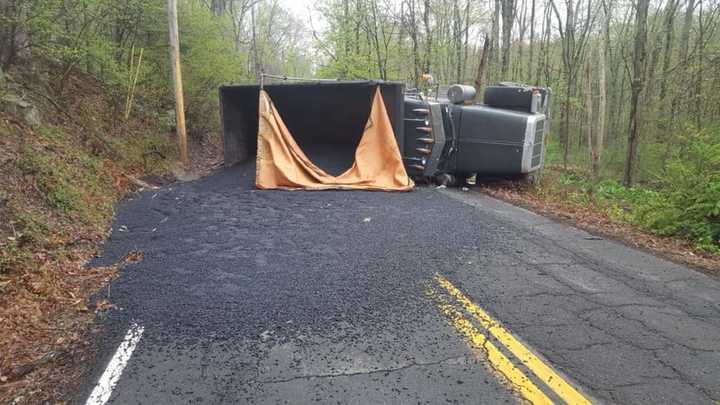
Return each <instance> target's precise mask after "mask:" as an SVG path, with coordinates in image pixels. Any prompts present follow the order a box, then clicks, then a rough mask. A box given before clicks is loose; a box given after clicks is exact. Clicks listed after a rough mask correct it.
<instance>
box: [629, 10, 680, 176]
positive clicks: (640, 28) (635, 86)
mask: <svg viewBox="0 0 720 405" xmlns="http://www.w3.org/2000/svg"><path fill="white" fill-rule="evenodd" d="M690 1H693V0H690ZM649 5H650V0H638V1H637V4H636V7H635V9H636V11H635V46H634V52H633V80H632V84H631V92H632V93H631V97H630V125H629V131H628V141H627V157H626V159H625V174H624V177H623V181H624V183H625V186H626V187H630V186H632V184H633V176H634V169H635V163H636V160H637V149H638V144H639V140H640V133H639V129H640V105H639V103H640V96H641V95H642V91H643V87H644V85H645V59H646V56H647V55H646V50H645V46H646V44H647V14H648V7H649Z"/></svg>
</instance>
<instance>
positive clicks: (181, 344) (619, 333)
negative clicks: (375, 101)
mask: <svg viewBox="0 0 720 405" xmlns="http://www.w3.org/2000/svg"><path fill="white" fill-rule="evenodd" d="M253 176H254V168H253V167H252V166H243V167H236V168H233V169H230V170H225V171H222V172H220V173H217V174H214V175H212V176H210V177H207V178H203V179H200V180H198V181H195V182H190V183H184V184H180V185H173V186H171V187H167V188H164V189H162V190H158V191H154V192H145V193H142V194H140V195H138V196H136V197H135V198H133V199H131V200H128V201H126V202H124V203H122V204H121V205H120V207H119V208H118V213H117V220H116V223H115V225H114V228H113V233H112V236H111V238H110V239H109V241H108V242H107V245H106V249H105V253H104V256H103V257H102V258H99V259H98V260H97V263H96V264H109V263H115V262H117V261H118V260H120V259H121V258H122V257H123V256H125V255H126V254H127V253H128V252H129V251H133V250H139V251H142V252H143V253H144V260H142V261H141V262H139V263H135V264H131V265H129V266H127V267H125V268H124V270H123V271H122V273H121V275H120V277H119V278H118V279H117V280H116V281H114V282H113V283H112V285H111V287H110V288H109V289H108V291H104V292H103V293H102V294H101V296H100V297H98V298H105V296H106V295H107V294H108V293H109V295H110V297H109V300H110V301H111V302H112V303H114V304H115V305H117V307H118V309H116V310H112V311H110V312H109V313H108V315H107V316H106V317H105V318H103V319H101V320H99V322H100V325H101V326H102V329H103V330H104V331H105V332H104V335H103V339H101V340H100V343H99V355H98V358H97V361H96V364H95V366H94V368H93V371H92V373H91V374H90V375H89V376H88V378H87V381H86V382H85V383H84V384H83V385H82V388H81V389H80V390H79V391H78V392H75V393H73V394H72V395H73V398H74V402H77V403H84V402H85V401H86V400H87V398H88V397H90V398H92V401H89V402H92V403H103V402H104V401H105V400H109V403H117V404H126V403H151V404H166V403H167V404H175V403H268V404H275V403H288V404H301V403H333V404H334V403H339V404H345V403H352V404H371V403H372V404H381V403H389V404H390V403H392V404H395V403H431V404H436V403H515V402H522V401H530V402H535V403H549V402H555V403H563V402H571V403H587V402H593V403H622V404H627V403H679V402H684V403H693V404H702V403H706V404H712V403H714V401H717V400H720V282H718V281H717V280H715V279H711V278H709V277H707V276H705V275H703V274H700V273H699V272H696V271H694V270H691V269H688V268H686V267H683V266H679V265H675V264H672V263H669V262H666V261H664V260H661V259H657V258H655V257H653V256H651V255H648V254H646V253H642V252H639V251H636V250H632V249H629V248H627V247H625V246H623V245H620V244H618V243H615V242H611V241H607V240H602V239H599V238H595V237H593V236H592V235H589V234H587V233H585V232H583V231H579V230H576V229H573V228H570V227H567V226H565V225H561V224H558V223H556V222H553V221H550V220H548V219H546V218H543V217H540V216H537V215H534V214H532V213H529V212H527V211H525V210H522V209H519V208H516V207H513V206H510V205H508V204H505V203H502V202H499V201H497V200H494V199H491V198H489V197H486V196H484V195H481V194H478V193H475V192H462V191H457V190H436V189H434V188H419V189H418V190H416V191H414V192H412V193H378V192H333V191H328V192H281V191H256V190H253V189H252V182H253ZM98 383H99V384H100V385H98Z"/></svg>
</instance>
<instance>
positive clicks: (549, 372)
mask: <svg viewBox="0 0 720 405" xmlns="http://www.w3.org/2000/svg"><path fill="white" fill-rule="evenodd" d="M435 279H436V280H437V282H438V283H439V284H440V285H441V286H442V287H443V288H444V289H445V290H447V292H448V293H449V294H450V295H451V296H453V297H454V298H455V299H456V300H457V301H458V302H459V303H460V304H462V306H463V307H465V310H467V311H468V312H469V313H470V314H472V315H473V316H474V317H475V319H477V320H478V322H480V324H481V325H482V327H483V328H485V329H487V330H488V331H489V332H490V333H491V334H492V335H493V336H495V338H497V340H498V341H499V342H500V343H501V344H503V345H504V346H505V347H506V348H507V349H508V350H509V351H510V352H511V353H512V354H514V355H515V356H516V357H517V358H518V359H519V360H520V361H521V362H522V363H523V364H524V365H525V366H526V367H527V368H528V369H530V371H532V372H533V373H535V375H536V376H537V377H538V378H540V379H541V380H542V381H544V382H545V383H546V384H547V385H548V387H550V388H551V389H552V390H553V391H555V393H556V394H557V395H558V396H559V397H560V398H561V399H562V400H563V401H565V402H566V403H568V404H572V405H576V404H592V402H591V401H590V400H588V399H587V398H585V397H584V396H583V395H582V394H581V393H580V392H579V391H578V390H576V389H575V388H574V387H573V386H572V385H570V384H569V383H568V382H567V381H565V379H564V378H562V377H561V376H560V375H559V374H558V373H557V372H555V370H553V369H552V368H551V367H550V366H548V365H547V364H545V362H543V361H542V360H541V359H540V358H538V357H537V356H536V355H535V354H534V353H533V352H531V351H530V350H529V349H528V348H527V347H525V345H523V344H522V343H520V341H518V340H517V338H515V336H513V335H512V333H510V332H509V331H508V330H507V329H505V328H503V327H502V326H501V325H500V323H499V322H498V321H496V320H495V319H494V318H493V317H491V316H490V315H489V314H488V313H487V312H485V311H484V310H483V309H482V308H480V307H478V306H477V305H476V304H475V303H474V302H472V301H470V299H469V298H467V297H466V296H465V294H463V293H462V292H461V291H460V290H458V289H457V288H456V287H455V286H454V285H452V283H450V282H449V281H448V280H447V279H446V278H445V277H443V276H442V275H440V274H439V273H436V274H435Z"/></svg>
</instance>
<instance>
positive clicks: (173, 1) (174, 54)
mask: <svg viewBox="0 0 720 405" xmlns="http://www.w3.org/2000/svg"><path fill="white" fill-rule="evenodd" d="M167 7H168V25H169V27H170V63H171V64H172V75H173V83H174V84H175V118H176V121H177V122H176V124H177V125H176V127H177V136H178V148H179V149H180V161H181V162H182V163H183V165H185V166H187V165H188V163H189V159H188V150H187V132H186V130H185V100H184V99H183V89H182V73H181V71H180V38H179V34H178V22H177V0H168V3H167Z"/></svg>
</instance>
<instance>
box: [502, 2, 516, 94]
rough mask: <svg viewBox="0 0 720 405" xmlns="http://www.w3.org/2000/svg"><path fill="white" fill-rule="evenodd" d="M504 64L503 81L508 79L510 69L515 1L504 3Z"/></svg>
mask: <svg viewBox="0 0 720 405" xmlns="http://www.w3.org/2000/svg"><path fill="white" fill-rule="evenodd" d="M501 12H502V62H501V69H500V72H501V75H502V80H506V79H507V74H508V68H509V67H510V39H511V37H512V27H513V22H514V20H515V0H503V1H502V7H501Z"/></svg>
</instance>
